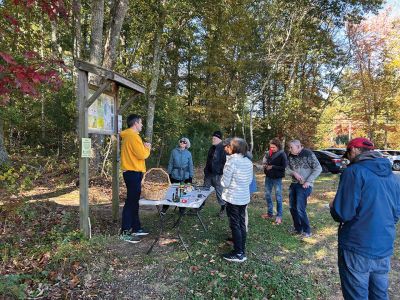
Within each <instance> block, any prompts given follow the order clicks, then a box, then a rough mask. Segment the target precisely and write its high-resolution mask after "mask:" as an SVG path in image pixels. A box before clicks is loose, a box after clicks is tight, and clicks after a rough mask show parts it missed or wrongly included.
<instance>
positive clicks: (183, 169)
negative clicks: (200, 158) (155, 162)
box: [168, 147, 193, 181]
mask: <svg viewBox="0 0 400 300" xmlns="http://www.w3.org/2000/svg"><path fill="white" fill-rule="evenodd" d="M168 174H171V177H172V178H173V179H175V180H180V181H183V180H185V179H188V178H189V177H191V178H193V160H192V154H191V153H190V152H189V150H187V149H184V150H182V149H180V148H179V147H177V148H175V149H174V150H172V152H171V156H170V158H169V163H168Z"/></svg>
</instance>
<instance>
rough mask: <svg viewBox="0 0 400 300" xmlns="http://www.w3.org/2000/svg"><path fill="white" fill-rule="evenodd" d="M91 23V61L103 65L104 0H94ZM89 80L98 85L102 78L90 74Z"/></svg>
mask: <svg viewBox="0 0 400 300" xmlns="http://www.w3.org/2000/svg"><path fill="white" fill-rule="evenodd" d="M91 23H92V24H91V31H90V54H89V61H90V63H92V64H94V65H97V66H101V65H102V60H103V23H104V0H93V2H92V21H91ZM89 82H90V83H91V84H93V85H95V86H98V85H99V83H100V78H99V77H98V76H97V75H94V74H89Z"/></svg>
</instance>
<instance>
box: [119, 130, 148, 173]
mask: <svg viewBox="0 0 400 300" xmlns="http://www.w3.org/2000/svg"><path fill="white" fill-rule="evenodd" d="M120 136H121V138H122V146H121V169H122V170H124V171H136V172H146V163H145V159H146V158H148V157H149V155H150V149H149V148H146V147H145V146H144V145H143V141H142V138H141V137H140V136H139V133H138V132H135V131H134V130H133V129H131V128H128V129H125V130H124V131H122V132H121V133H120Z"/></svg>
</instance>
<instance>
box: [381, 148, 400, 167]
mask: <svg viewBox="0 0 400 300" xmlns="http://www.w3.org/2000/svg"><path fill="white" fill-rule="evenodd" d="M385 152H387V153H388V154H389V155H390V156H391V157H392V158H393V165H392V169H393V170H394V171H400V150H385Z"/></svg>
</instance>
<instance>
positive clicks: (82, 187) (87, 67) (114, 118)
mask: <svg viewBox="0 0 400 300" xmlns="http://www.w3.org/2000/svg"><path fill="white" fill-rule="evenodd" d="M75 67H76V69H77V73H78V91H77V97H78V101H79V145H80V147H79V150H80V151H79V216H80V229H81V231H82V232H83V234H84V235H85V236H86V237H89V236H90V226H89V157H86V156H84V155H82V154H83V152H84V151H83V150H84V149H83V148H84V146H83V143H84V139H85V138H88V136H89V133H99V134H108V135H111V139H112V141H113V152H112V218H113V220H114V221H116V220H117V219H118V210H119V209H118V208H119V162H120V155H119V144H120V143H119V129H120V126H119V125H120V123H121V122H122V120H121V118H122V117H121V116H120V114H121V113H122V111H123V110H125V109H126V108H127V107H128V105H129V104H131V103H132V101H133V100H134V99H135V98H136V97H137V96H138V95H142V94H144V92H145V88H144V86H143V85H142V84H141V83H139V82H137V81H134V80H131V79H128V78H126V77H124V76H122V75H120V74H118V73H116V72H113V71H110V70H107V69H104V68H102V67H99V66H96V65H93V64H90V63H87V62H84V61H80V60H77V61H75ZM88 73H92V74H95V75H97V76H99V77H100V78H101V80H100V82H101V84H100V86H99V87H94V86H91V87H90V89H91V90H92V93H90V90H89V81H88ZM110 86H111V89H110ZM120 87H124V88H126V89H128V90H131V91H133V93H134V94H133V96H132V97H131V98H130V99H129V100H128V101H126V102H125V103H124V105H123V106H121V107H120V101H119V98H118V91H119V88H120ZM89 95H90V97H89ZM102 97H104V98H105V99H106V100H107V101H108V102H107V104H108V105H107V107H105V109H104V110H107V109H111V112H108V111H107V113H108V114H107V116H109V117H110V120H108V121H109V122H105V120H104V119H103V120H102V122H97V120H96V119H95V118H94V121H93V120H92V121H93V124H95V125H96V126H97V124H100V126H98V127H95V128H93V127H90V126H89V125H91V126H92V125H93V124H89V110H90V108H91V105H95V106H98V105H100V104H101V103H100V104H98V103H97V102H96V100H99V99H100V98H102ZM95 102H96V103H95ZM111 102H112V103H111ZM109 106H110V107H109ZM95 109H96V107H94V110H95ZM92 111H93V110H92ZM103 112H104V111H103ZM101 124H102V126H103V127H102V126H101ZM105 125H107V126H108V127H107V126H105Z"/></svg>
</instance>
